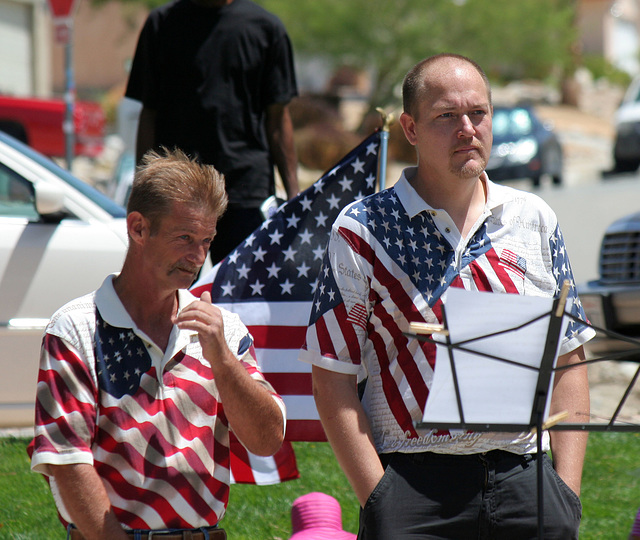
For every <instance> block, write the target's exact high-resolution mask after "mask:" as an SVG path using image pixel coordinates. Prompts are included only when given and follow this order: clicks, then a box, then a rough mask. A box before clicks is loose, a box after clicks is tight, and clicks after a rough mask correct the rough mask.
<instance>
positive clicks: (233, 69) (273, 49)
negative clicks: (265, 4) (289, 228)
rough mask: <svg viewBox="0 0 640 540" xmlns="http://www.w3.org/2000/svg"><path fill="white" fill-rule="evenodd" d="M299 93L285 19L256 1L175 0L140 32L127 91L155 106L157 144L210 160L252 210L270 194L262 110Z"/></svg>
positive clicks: (234, 198) (233, 198) (237, 200)
mask: <svg viewBox="0 0 640 540" xmlns="http://www.w3.org/2000/svg"><path fill="white" fill-rule="evenodd" d="M296 94H297V87H296V80H295V73H294V67H293V53H292V48H291V43H290V40H289V37H288V35H287V33H286V30H285V28H284V26H283V24H282V23H281V22H280V20H279V19H278V18H277V17H276V16H275V15H273V14H271V13H269V12H268V11H265V10H264V9H263V8H261V7H260V6H258V5H256V4H254V3H253V2H252V1H251V0H234V1H233V2H232V3H231V4H229V5H226V6H224V7H221V8H205V7H201V6H198V5H196V4H195V3H193V2H192V1H191V0H176V1H174V2H171V3H169V4H166V5H164V6H161V7H160V8H157V9H155V10H153V11H152V12H151V13H150V14H149V17H148V19H147V21H146V23H145V25H144V27H143V29H142V32H141V34H140V38H139V41H138V47H137V49H136V54H135V57H134V60H133V65H132V68H131V74H130V77H129V83H128V86H127V91H126V95H127V97H130V98H132V99H136V100H138V101H141V102H142V103H143V105H144V106H145V107H148V108H150V109H153V110H155V111H156V113H157V116H156V144H157V146H158V147H159V146H161V145H162V146H166V147H167V148H173V147H178V148H181V149H183V150H184V151H185V152H187V153H188V154H190V155H198V156H199V158H200V159H201V160H202V161H203V162H204V163H209V164H212V165H214V166H215V167H216V168H217V169H218V170H219V171H221V172H222V173H223V174H224V175H225V178H226V182H227V184H226V185H227V192H228V194H229V199H230V202H231V203H233V204H241V205H242V206H245V207H256V206H259V205H260V203H261V202H262V201H263V200H264V199H266V198H267V197H268V196H269V195H272V194H273V192H274V176H273V162H272V160H271V157H270V153H269V146H268V141H267V137H266V132H265V109H266V107H267V106H268V105H270V104H274V103H287V102H289V101H290V100H291V98H292V97H294V96H295V95H296Z"/></svg>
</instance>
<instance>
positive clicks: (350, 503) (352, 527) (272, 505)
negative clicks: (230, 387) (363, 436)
mask: <svg viewBox="0 0 640 540" xmlns="http://www.w3.org/2000/svg"><path fill="white" fill-rule="evenodd" d="M27 443H28V440H27V439H20V438H7V439H0V539H12V540H18V539H19V540H23V539H33V540H42V539H45V538H47V539H56V538H60V539H63V538H65V534H64V529H63V528H62V526H61V525H60V523H59V521H58V518H57V515H56V512H55V509H54V504H53V500H52V498H51V494H50V493H49V489H48V487H47V485H46V483H45V482H44V481H43V480H42V478H41V477H40V476H39V475H36V474H33V473H31V472H30V471H29V460H28V458H27V455H26V452H25V447H26V445H27ZM294 447H295V450H296V456H297V459H298V468H299V470H300V475H301V478H300V480H294V481H292V482H285V483H284V484H279V485H275V486H267V487H258V486H245V485H237V486H232V488H231V500H230V503H229V511H228V514H227V516H226V517H225V518H224V520H223V522H222V525H223V526H224V528H225V529H226V530H227V533H228V535H229V538H230V540H275V539H281V540H286V539H288V538H289V535H290V534H291V518H290V509H291V503H292V502H293V501H294V499H295V498H296V497H298V496H300V495H303V494H305V493H308V492H310V491H323V492H325V493H329V494H331V495H333V496H334V497H336V499H338V500H339V501H340V504H341V506H342V519H343V526H344V528H345V529H346V530H349V531H352V532H356V529H357V524H358V503H357V501H356V498H355V496H354V495H353V494H352V493H351V489H350V488H349V485H348V483H347V481H346V479H345V477H344V475H343V474H342V472H341V471H340V469H339V467H338V466H337V464H336V462H335V459H334V458H333V454H332V453H331V449H330V448H329V445H328V444H326V443H295V444H294ZM582 503H583V507H584V511H583V520H582V526H581V529H580V532H581V534H580V538H581V540H590V539H595V538H598V539H606V540H617V539H620V540H626V539H627V537H628V534H629V531H630V530H631V524H632V523H633V519H634V517H635V514H636V511H637V509H638V507H639V506H640V433H592V434H591V435H590V438H589V446H588V449H587V461H586V466H585V470H584V477H583V483H582Z"/></svg>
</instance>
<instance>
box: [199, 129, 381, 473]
mask: <svg viewBox="0 0 640 540" xmlns="http://www.w3.org/2000/svg"><path fill="white" fill-rule="evenodd" d="M379 147H380V133H379V132H376V133H373V134H372V135H370V136H369V137H368V138H367V139H365V140H364V141H363V142H362V143H360V144H359V145H358V146H357V147H356V148H354V149H353V150H352V151H351V152H349V153H348V154H347V155H346V156H345V157H344V158H342V159H341V160H340V162H339V163H337V164H336V165H335V166H334V167H332V168H331V169H330V170H329V171H328V172H326V173H325V174H324V175H322V177H321V178H320V179H319V180H317V181H316V182H315V183H314V184H313V185H312V186H311V187H309V188H308V189H306V190H305V191H303V192H302V193H300V194H299V195H298V196H297V197H295V198H294V199H292V200H290V201H289V202H287V203H286V204H283V205H282V206H281V207H280V208H279V209H278V210H277V211H276V212H275V213H274V214H273V215H272V216H271V218H270V219H268V220H267V221H265V222H264V223H263V224H262V226H261V227H260V228H259V229H257V230H256V231H254V233H252V234H251V235H249V237H248V238H247V239H246V240H245V241H244V242H243V243H242V244H240V245H239V246H238V247H237V248H236V249H235V250H234V251H233V252H232V253H231V254H229V255H228V256H227V257H226V258H225V259H224V260H223V261H221V262H220V263H218V264H217V265H216V266H215V267H214V268H213V269H212V270H211V271H210V272H209V273H208V274H207V275H205V276H203V277H201V278H200V279H199V280H198V281H197V282H196V283H195V284H194V286H193V287H192V293H193V294H195V295H196V296H199V295H200V294H202V292H203V291H205V290H210V291H211V295H212V300H213V302H214V303H215V304H218V305H220V306H222V307H225V308H226V309H228V310H230V311H233V312H235V313H237V314H239V315H240V318H241V320H242V321H243V322H244V324H246V325H247V327H248V328H249V331H250V332H251V334H252V336H253V337H254V339H255V348H256V355H257V359H258V364H259V366H260V368H261V370H262V372H263V373H264V375H265V377H266V378H267V380H268V381H269V382H270V383H271V384H272V385H273V387H274V388H275V390H276V392H278V393H279V394H280V395H281V396H282V397H283V399H284V401H285V403H286V405H287V435H286V439H287V441H325V440H326V437H325V434H324V431H323V429H322V425H321V424H320V420H319V417H318V413H317V411H316V407H315V403H314V400H313V395H312V388H311V368H310V366H309V365H307V364H305V363H303V362H299V361H298V352H299V350H300V347H301V346H302V344H303V342H304V336H305V332H306V329H307V324H308V322H309V315H310V312H311V302H312V299H313V295H314V292H315V289H316V284H317V276H318V272H319V270H320V265H321V263H322V259H323V256H324V252H325V248H326V245H327V242H328V240H329V232H330V230H331V225H332V224H333V221H334V220H335V218H336V217H337V216H338V214H339V212H340V211H341V210H342V208H344V207H345V206H346V205H347V204H349V203H351V202H353V201H354V200H357V199H361V198H363V197H365V196H367V195H370V194H373V193H374V192H375V190H376V178H377V168H378V151H379ZM232 449H233V448H232ZM240 451H242V450H240ZM288 452H290V446H289V444H288V443H286V444H285V446H284V447H283V450H282V451H281V452H280V453H279V454H277V455H276V456H275V459H276V460H277V459H280V461H281V462H282V463H286V461H287V460H286V459H284V458H283V455H284V454H286V453H288ZM291 455H293V454H292V452H291ZM234 457H235V458H237V457H242V456H238V455H235V456H234V455H232V460H233V459H234ZM249 457H250V459H251V464H252V467H253V466H254V465H255V466H259V464H260V463H262V464H263V465H262V469H263V472H264V471H268V470H270V465H268V464H267V465H264V460H262V459H258V458H256V457H255V456H249ZM237 469H238V467H236V468H234V467H233V461H232V470H234V480H235V481H236V482H242V481H243V480H242V479H239V478H238V477H237V476H235V470H237ZM247 472H249V471H248V470H247ZM264 474H265V477H267V476H268V473H267V472H264ZM247 481H249V482H251V479H250V478H249V479H248V480H247Z"/></svg>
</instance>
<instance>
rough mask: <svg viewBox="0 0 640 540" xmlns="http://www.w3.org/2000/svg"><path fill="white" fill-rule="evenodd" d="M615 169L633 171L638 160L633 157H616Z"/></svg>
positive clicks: (636, 167) (636, 166)
mask: <svg viewBox="0 0 640 540" xmlns="http://www.w3.org/2000/svg"><path fill="white" fill-rule="evenodd" d="M614 161H615V170H616V171H617V172H633V171H635V170H637V169H638V165H640V162H639V161H638V160H635V159H618V158H615V159H614Z"/></svg>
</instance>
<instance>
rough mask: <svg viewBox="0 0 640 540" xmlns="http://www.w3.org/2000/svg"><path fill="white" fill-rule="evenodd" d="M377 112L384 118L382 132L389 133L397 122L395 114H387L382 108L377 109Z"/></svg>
mask: <svg viewBox="0 0 640 540" xmlns="http://www.w3.org/2000/svg"><path fill="white" fill-rule="evenodd" d="M376 111H378V112H379V113H380V116H382V131H386V132H389V128H390V127H391V126H392V125H393V124H394V122H395V121H396V117H395V115H394V114H393V113H386V112H385V110H384V109H383V108H382V107H376Z"/></svg>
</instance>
